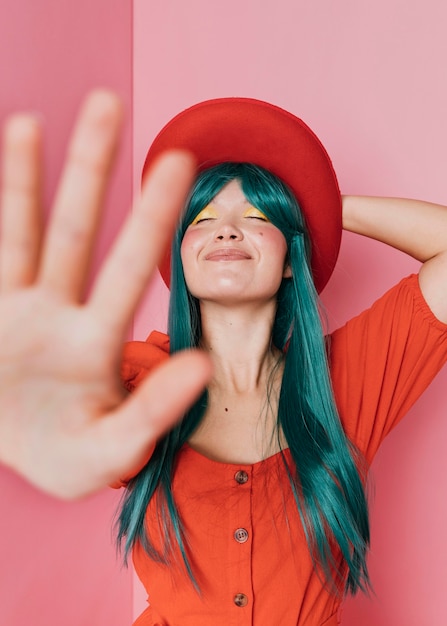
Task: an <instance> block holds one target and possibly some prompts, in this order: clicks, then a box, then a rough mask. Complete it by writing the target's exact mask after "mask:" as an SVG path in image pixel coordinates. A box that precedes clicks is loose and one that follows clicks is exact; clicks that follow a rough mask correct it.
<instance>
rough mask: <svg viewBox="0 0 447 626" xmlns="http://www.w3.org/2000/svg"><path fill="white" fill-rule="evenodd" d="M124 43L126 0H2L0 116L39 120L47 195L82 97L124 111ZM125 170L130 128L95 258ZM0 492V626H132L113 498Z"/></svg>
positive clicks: (116, 211) (18, 484)
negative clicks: (104, 94) (113, 96)
mask: <svg viewBox="0 0 447 626" xmlns="http://www.w3.org/2000/svg"><path fill="white" fill-rule="evenodd" d="M131 43H132V6H131V3H130V2H127V1H125V0H94V1H93V2H92V1H91V0H77V2H61V1H60V0H39V2H35V0H14V2H6V1H5V0H3V1H2V2H1V4H0V90H1V97H0V119H1V120H3V118H4V116H5V115H6V114H7V113H9V112H10V111H12V110H13V109H16V108H20V109H31V110H38V111H41V112H42V113H43V116H44V123H45V126H46V130H47V132H48V134H47V143H46V156H47V172H48V185H47V189H46V195H47V198H50V196H51V195H52V192H53V190H54V186H55V182H56V177H57V174H58V172H59V170H60V166H61V163H62V155H63V148H64V145H65V141H66V139H67V134H68V130H69V128H70V126H71V123H72V121H73V116H74V113H75V110H76V109H77V107H78V105H79V102H80V100H81V98H82V96H83V95H84V94H85V92H86V91H87V90H88V89H89V88H91V87H93V86H96V85H104V86H109V87H113V88H114V89H116V90H117V91H118V92H119V93H120V94H121V96H122V98H123V99H124V101H125V104H126V107H127V110H128V112H129V113H130V111H131V77H132V72H131V62H132V46H131ZM131 163H132V153H131V133H130V123H128V125H127V129H126V133H125V136H124V140H123V154H122V155H121V158H120V161H119V163H118V166H117V169H116V177H115V180H114V183H113V186H112V189H111V193H110V202H109V203H108V211H107V218H106V222H105V225H104V228H103V232H102V237H101V241H100V245H99V249H98V255H97V256H98V258H100V257H101V256H102V255H103V253H104V250H105V248H106V246H107V244H108V243H109V242H110V239H111V238H112V236H113V234H114V233H115V232H116V230H117V227H118V225H119V223H120V221H121V219H122V217H123V214H124V212H125V210H126V209H127V207H128V206H129V204H130V198H131ZM0 410H1V409H0ZM0 493H1V500H0V624H2V626H25V625H26V624H33V625H35V626H60V624H64V626H125V625H126V624H130V623H131V621H132V594H131V585H132V579H131V575H130V574H129V572H125V571H122V570H121V568H120V567H119V566H118V564H117V561H116V558H115V549H114V546H113V543H112V539H111V530H110V529H111V518H112V515H113V512H114V510H115V508H116V504H117V495H118V494H117V493H116V492H114V491H112V490H107V491H105V492H103V493H100V494H98V495H97V496H95V497H92V498H89V499H87V500H85V501H83V502H79V503H76V504H73V503H62V502H58V501H56V500H53V499H52V498H49V497H46V496H44V495H42V494H40V493H38V492H37V491H36V490H34V489H33V488H31V487H29V486H28V485H27V484H25V483H24V482H23V481H22V480H21V479H20V478H18V477H17V476H14V475H13V474H12V473H10V472H8V471H7V470H5V469H4V468H0Z"/></svg>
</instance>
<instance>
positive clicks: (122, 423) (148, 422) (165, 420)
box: [98, 350, 212, 483]
mask: <svg viewBox="0 0 447 626" xmlns="http://www.w3.org/2000/svg"><path fill="white" fill-rule="evenodd" d="M211 376H212V365H211V361H210V360H209V358H208V357H207V356H206V355H205V354H204V353H203V352H200V351H198V350H190V351H185V352H182V353H179V354H176V355H174V356H172V357H171V358H170V359H169V360H167V361H166V362H165V363H164V364H163V365H161V366H160V367H158V368H157V369H156V370H155V371H154V372H153V373H151V374H150V375H149V376H148V377H147V379H146V380H145V381H144V383H142V384H141V385H140V386H139V387H138V389H137V390H136V391H135V392H133V393H132V394H131V395H130V396H129V397H128V399H127V400H125V402H124V403H123V404H122V405H121V406H120V407H119V409H117V410H116V411H114V413H113V414H111V415H110V416H109V417H107V418H104V419H103V420H101V422H100V424H98V426H100V429H101V430H102V433H101V440H102V441H101V448H102V455H101V456H102V460H103V463H104V466H103V469H104V471H105V472H106V473H107V482H109V483H111V482H113V481H115V480H117V479H119V478H123V477H124V476H132V475H134V474H135V473H137V472H138V471H139V470H140V469H141V468H142V467H143V465H144V464H145V463H146V462H147V460H148V458H149V456H150V454H151V452H152V449H153V445H154V444H155V443H156V441H157V439H159V438H160V437H161V436H163V435H164V434H165V433H166V432H167V431H168V430H169V429H170V428H172V427H173V426H174V425H175V423H176V422H177V421H178V420H179V419H180V418H181V417H182V416H183V415H184V413H185V412H186V411H187V410H188V409H189V407H190V406H191V405H192V404H193V403H194V401H195V400H196V399H197V398H198V397H199V395H200V394H201V393H202V391H203V389H204V387H205V386H206V384H207V383H208V382H209V380H210V378H211Z"/></svg>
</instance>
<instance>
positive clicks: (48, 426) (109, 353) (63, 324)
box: [0, 92, 211, 497]
mask: <svg viewBox="0 0 447 626" xmlns="http://www.w3.org/2000/svg"><path fill="white" fill-rule="evenodd" d="M120 118H121V111H120V105H119V102H118V100H117V99H116V97H115V96H113V95H112V94H110V93H107V92H95V93H93V94H91V95H90V96H89V97H88V98H87V100H86V102H85V104H84V106H83V108H82V110H81V113H80V116H79V119H78V122H77V125H76V128H75V130H74V133H73V137H72V140H71V142H70V146H69V150H68V156H67V161H66V164H65V167H64V171H63V174H62V177H61V181H60V184H59V188H58V191H57V194H56V198H55V203H54V207H53V211H52V216H51V221H50V223H49V226H48V228H47V229H46V232H44V231H43V229H42V228H41V225H40V224H41V209H40V202H41V200H40V187H41V165H40V162H41V158H40V143H41V133H40V130H39V126H38V124H37V122H36V121H35V120H34V119H33V118H31V117H28V116H23V115H18V116H15V117H13V118H12V119H11V120H10V121H9V123H8V124H7V126H6V129H5V139H4V156H3V185H2V228H1V239H0V460H1V461H2V462H3V463H5V464H7V465H8V466H10V467H11V468H13V469H14V470H16V471H17V472H19V473H20V474H21V475H22V476H24V477H25V478H27V479H28V480H29V481H31V482H32V483H33V484H35V485H36V486H38V487H40V488H42V489H44V490H45V491H47V492H49V493H52V494H55V495H59V496H62V497H78V496H81V495H84V494H87V493H90V492H92V491H94V490H97V489H99V488H101V487H103V486H104V485H106V484H107V483H110V482H113V481H114V480H116V479H117V478H119V477H120V476H124V475H127V474H128V473H129V472H131V471H132V470H133V469H134V468H136V467H138V466H140V465H141V464H142V463H144V461H145V459H146V458H147V456H148V450H150V449H151V446H152V444H153V442H154V441H155V440H156V439H157V437H158V436H160V434H162V433H163V432H165V431H166V430H167V429H169V427H170V426H171V425H172V424H173V423H174V421H175V420H177V419H178V418H179V416H181V415H182V414H183V412H184V411H185V409H186V408H187V407H188V406H189V404H191V403H192V402H193V401H194V399H195V398H196V396H197V394H198V393H200V391H201V389H202V388H203V386H204V385H205V384H206V382H207V380H208V378H209V376H210V373H211V371H210V364H209V362H208V360H207V359H206V358H205V357H204V355H202V354H200V353H189V354H183V355H179V356H178V357H175V358H172V359H170V360H169V362H168V363H167V364H166V365H164V366H162V367H160V368H159V369H158V370H156V371H155V372H154V374H152V375H151V376H150V377H148V379H147V381H145V383H144V385H142V386H141V387H140V388H139V389H138V390H137V391H136V392H135V393H134V394H132V395H131V396H127V394H126V393H125V392H124V391H123V388H122V385H121V382H120V378H119V366H120V360H121V351H122V342H123V339H124V337H125V333H126V329H127V328H128V325H129V322H130V320H131V318H132V315H133V313H134V310H135V308H136V306H137V304H138V302H139V300H140V298H141V296H142V294H143V291H144V288H145V286H146V285H147V282H148V280H149V278H150V276H151V274H152V272H153V271H154V269H155V268H156V266H157V261H158V259H159V257H160V255H161V254H162V253H163V250H164V248H165V246H166V243H167V241H168V240H169V238H170V236H171V235H172V230H173V228H174V225H175V221H176V217H177V213H178V210H179V207H180V206H181V204H182V201H183V199H184V197H185V194H186V193H187V191H188V188H189V185H190V183H191V180H192V177H193V174H194V164H193V161H192V159H191V157H190V156H189V155H187V154H185V153H180V152H173V153H168V154H166V155H165V156H164V157H162V159H160V160H159V161H158V163H157V164H156V165H155V166H154V168H153V170H152V172H151V173H150V175H149V176H148V179H147V181H146V184H145V186H144V189H143V192H142V195H141V198H140V199H139V200H138V202H137V204H136V206H135V207H134V209H133V211H132V214H131V216H130V218H129V219H128V221H127V222H126V223H125V225H124V227H123V229H122V232H121V233H120V235H119V237H118V239H117V241H116V243H115V245H114V247H113V249H112V251H111V253H110V254H109V256H108V258H107V259H106V261H105V262H104V264H103V267H102V268H101V271H100V273H99V275H98V278H97V280H96V282H95V284H94V286H93V288H92V290H91V293H90V295H89V298H88V300H87V301H85V299H84V289H85V281H86V276H87V274H88V270H89V260H90V257H91V251H92V248H93V245H94V240H95V235H96V231H97V227H98V222H99V217H100V209H101V205H102V200H103V195H104V191H105V188H106V184H107V180H108V176H109V171H110V166H111V164H112V161H113V155H114V152H115V148H116V143H117V139H118V135H119V127H120ZM173 380H175V381H176V382H175V385H172V381H173Z"/></svg>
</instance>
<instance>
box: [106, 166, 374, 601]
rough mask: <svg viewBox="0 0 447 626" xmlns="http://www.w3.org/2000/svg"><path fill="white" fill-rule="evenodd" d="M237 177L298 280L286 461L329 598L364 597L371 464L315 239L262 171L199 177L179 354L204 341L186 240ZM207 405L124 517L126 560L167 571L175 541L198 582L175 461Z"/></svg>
mask: <svg viewBox="0 0 447 626" xmlns="http://www.w3.org/2000/svg"><path fill="white" fill-rule="evenodd" d="M234 179H237V180H239V181H240V182H241V185H242V190H243V192H244V194H245V196H246V198H247V199H248V201H249V202H250V203H251V204H252V205H253V206H255V207H256V208H258V209H259V210H260V211H262V212H263V213H264V214H265V215H266V216H267V217H268V219H269V220H270V221H271V222H272V223H273V224H274V225H275V226H276V227H277V228H279V229H280V230H281V232H282V233H283V235H284V237H285V239H286V242H287V248H288V258H287V262H288V263H289V265H290V268H291V274H292V277H291V278H284V279H283V280H282V283H281V286H280V289H279V292H278V297H277V301H278V304H277V313H276V317H275V322H274V327H273V337H272V340H273V343H274V345H275V346H276V347H277V348H279V349H280V350H281V351H282V352H283V355H284V356H283V359H284V374H283V379H282V385H281V392H280V397H279V405H278V416H277V434H278V437H279V433H280V432H281V431H282V432H283V434H284V436H285V438H286V441H287V444H288V446H289V448H290V453H291V456H292V459H293V461H294V467H295V470H294V471H292V470H291V469H290V468H289V466H288V465H287V463H286V461H285V458H284V464H285V467H286V471H287V474H288V477H289V480H290V484H291V486H292V491H293V494H294V497H295V503H296V506H297V508H298V511H299V514H300V517H301V520H302V523H303V527H304V530H305V534H306V539H307V543H308V546H309V550H310V553H311V556H312V559H313V562H314V566H315V568H316V571H317V572H318V574H319V575H320V576H322V578H323V580H324V581H325V583H327V584H328V586H329V587H330V589H331V590H339V589H340V585H341V583H342V582H344V581H345V579H346V591H347V592H351V593H355V592H356V591H357V590H358V589H362V590H366V589H367V588H368V585H369V578H368V571H367V565H366V554H367V550H368V546H369V522H368V506H367V499H366V495H365V475H364V470H363V467H364V465H363V460H362V459H361V457H360V454H359V453H358V452H357V450H356V449H355V448H354V447H353V445H352V444H351V443H350V442H349V440H348V439H347V437H346V435H345V433H344V431H343V429H342V426H341V423H340V419H339V416H338V412H337V408H336V405H335V401H334V396H333V392H332V387H331V382H330V375H329V369H328V361H327V351H326V345H325V339H324V333H323V329H322V326H321V320H320V314H319V300H318V295H317V293H316V291H315V287H314V283H313V280H312V275H311V270H310V254H311V251H310V244H309V238H308V235H307V232H306V227H305V223H304V219H303V216H302V214H301V211H300V209H299V206H298V204H297V201H296V199H295V197H294V195H293V194H292V193H291V191H290V190H289V189H288V187H287V186H286V185H285V184H284V183H283V182H282V181H280V180H279V179H278V178H277V177H275V176H273V175H272V174H271V173H270V172H268V171H266V170H264V169H263V168H260V167H258V166H255V165H252V164H247V163H223V164H220V165H218V166H216V167H214V168H211V169H209V170H206V171H205V172H203V173H202V174H201V175H200V176H199V177H198V179H197V181H196V183H195V186H194V188H193V190H192V192H191V195H190V198H189V200H188V203H187V205H186V208H185V211H184V214H183V218H182V221H181V224H180V225H179V228H178V230H177V234H176V237H175V240H174V243H173V250H172V278H171V299H170V310H169V335H170V342H171V352H172V353H174V352H178V351H179V350H183V349H185V348H190V347H194V346H198V345H199V341H200V336H201V326H200V313H199V305H198V302H197V300H196V299H195V298H194V297H193V296H191V294H190V293H189V292H188V289H187V287H186V283H185V278H184V275H183V268H182V264H181V259H180V247H181V242H182V239H183V235H184V233H185V231H186V228H187V227H188V225H189V224H190V223H191V222H192V221H193V219H194V218H195V217H196V215H197V214H198V213H199V212H200V211H201V210H202V209H203V208H204V207H205V206H206V205H207V204H209V202H210V201H211V200H212V199H213V198H214V197H215V196H216V194H217V193H219V191H220V190H221V189H222V188H223V187H224V186H225V185H226V184H227V183H228V182H230V181H231V180H234ZM266 393H267V394H268V390H267V389H266ZM206 405H207V393H206V391H205V392H204V393H203V395H202V397H201V398H200V399H199V400H198V402H196V404H195V405H194V406H193V407H192V408H191V409H190V411H189V412H188V413H187V414H186V415H185V416H184V419H183V420H182V422H181V423H180V424H179V425H178V426H177V427H175V428H174V429H173V430H172V431H171V432H170V433H169V434H168V435H167V436H166V437H165V438H164V439H163V440H161V441H160V442H159V443H158V444H157V446H156V449H155V452H154V454H153V456H152V457H151V459H150V460H149V462H148V463H147V465H146V466H145V468H144V469H143V470H142V471H141V472H140V473H139V474H138V475H137V476H136V477H135V478H134V479H133V480H132V481H131V482H130V484H129V486H128V490H127V493H126V496H125V499H124V502H123V506H122V509H121V514H120V518H119V533H118V539H119V541H120V542H121V541H124V539H125V544H124V549H125V554H126V556H127V554H128V553H129V551H130V550H131V548H132V547H133V545H134V544H135V543H136V542H141V543H142V545H143V547H144V549H145V550H146V552H147V553H148V555H149V557H151V558H152V559H155V560H157V561H160V562H164V563H169V556H170V554H171V553H172V547H173V542H176V543H177V544H178V545H179V546H180V550H181V553H182V556H183V560H184V564H185V566H186V568H187V571H188V573H189V575H190V577H191V579H192V580H193V582H194V584H196V583H195V580H196V578H195V576H194V572H193V568H192V567H191V564H190V559H189V558H188V554H187V542H186V539H185V537H184V533H183V529H182V521H181V519H180V516H179V513H178V511H177V508H176V504H175V499H174V497H173V494H172V490H171V483H172V477H173V471H174V461H175V458H176V454H177V453H178V451H179V450H180V448H181V447H182V446H183V444H184V443H185V442H186V441H187V440H188V438H189V437H190V436H191V434H192V433H193V432H194V430H195V429H196V428H197V426H198V424H199V423H200V420H201V419H202V417H203V415H204V412H205V409H206ZM153 497H156V498H157V503H158V506H159V519H160V520H161V521H160V523H161V524H162V531H163V533H164V536H165V538H166V541H165V549H164V550H163V552H162V553H160V552H159V551H157V550H156V549H155V548H154V546H153V545H152V543H151V541H150V539H149V537H148V536H147V534H146V531H145V528H144V517H145V512H146V509H147V506H148V503H149V501H150V500H151V498H153ZM291 532H293V530H291ZM337 548H338V549H339V552H338V550H337ZM340 553H341V555H342V563H341V564H340V562H339V558H338V554H340ZM196 586H197V585H196Z"/></svg>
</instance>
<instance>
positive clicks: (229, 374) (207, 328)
mask: <svg viewBox="0 0 447 626" xmlns="http://www.w3.org/2000/svg"><path fill="white" fill-rule="evenodd" d="M200 310H201V321H202V339H201V346H202V348H203V349H204V350H205V351H207V352H208V353H209V355H210V357H211V359H212V361H213V365H214V377H213V381H212V382H211V387H214V388H221V389H222V388H225V389H227V390H228V391H232V392H235V393H246V392H250V391H255V390H256V389H259V388H264V389H265V383H266V380H267V379H268V377H269V375H270V373H271V371H272V369H273V367H274V365H275V364H276V363H277V362H278V358H279V356H280V352H279V350H277V349H276V348H275V347H274V346H273V345H272V342H271V336H272V328H273V322H274V318H275V313H276V302H267V303H263V304H262V305H259V304H257V305H256V306H255V305H252V304H244V305H241V306H238V307H223V306H220V305H218V304H215V303H203V302H202V303H201V306H200Z"/></svg>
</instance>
